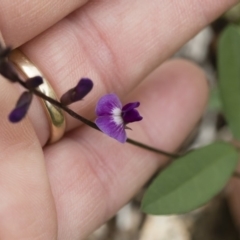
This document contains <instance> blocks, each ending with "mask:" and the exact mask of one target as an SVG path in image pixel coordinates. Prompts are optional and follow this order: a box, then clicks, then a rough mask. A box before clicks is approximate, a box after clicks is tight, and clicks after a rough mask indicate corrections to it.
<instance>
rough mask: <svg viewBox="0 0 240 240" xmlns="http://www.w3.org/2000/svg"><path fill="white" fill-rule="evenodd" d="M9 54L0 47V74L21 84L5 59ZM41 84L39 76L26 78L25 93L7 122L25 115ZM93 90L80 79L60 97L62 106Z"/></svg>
mask: <svg viewBox="0 0 240 240" xmlns="http://www.w3.org/2000/svg"><path fill="white" fill-rule="evenodd" d="M10 52H11V48H9V47H8V48H4V47H2V46H1V45H0V74H1V75H2V76H3V77H5V78H6V79H8V80H9V81H10V82H19V83H23V81H22V79H21V78H20V76H19V75H18V73H17V72H16V70H15V68H14V65H12V64H11V63H10V62H9V61H8V59H7V57H8V55H9V53H10ZM42 83H43V79H42V77H40V76H35V77H32V78H28V79H27V80H26V81H25V82H24V84H23V85H24V87H25V88H26V89H27V91H25V92H23V93H22V94H21V96H20V98H19V99H18V101H17V103H16V106H15V108H14V109H13V110H12V112H11V113H10V115H9V120H10V122H12V123H16V122H19V121H21V120H22V119H23V118H24V117H25V116H26V114H27V111H28V109H29V107H30V104H31V102H32V95H33V90H35V89H36V88H37V87H39V85H41V84H42ZM92 88H93V82H92V81H91V80H90V79H88V78H82V79H81V80H80V81H79V83H78V84H77V86H76V87H74V88H72V89H70V90H69V91H67V92H66V93H65V94H63V96H62V97H61V103H62V105H69V104H71V103H73V102H76V101H79V100H81V99H83V98H84V97H85V96H86V95H87V94H88V93H89V92H90V91H91V90H92Z"/></svg>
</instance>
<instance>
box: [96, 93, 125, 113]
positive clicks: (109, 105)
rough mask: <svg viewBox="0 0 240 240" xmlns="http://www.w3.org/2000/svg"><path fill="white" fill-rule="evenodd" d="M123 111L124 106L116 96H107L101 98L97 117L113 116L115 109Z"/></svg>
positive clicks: (97, 108)
mask: <svg viewBox="0 0 240 240" xmlns="http://www.w3.org/2000/svg"><path fill="white" fill-rule="evenodd" d="M116 108H118V109H122V104H121V102H120V100H119V98H118V96H117V95H115V94H107V95H105V96H103V97H101V98H100V99H99V101H98V103H97V106H96V110H95V111H96V114H97V116H106V115H111V114H112V112H113V110H114V109H116Z"/></svg>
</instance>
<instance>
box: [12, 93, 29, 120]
mask: <svg viewBox="0 0 240 240" xmlns="http://www.w3.org/2000/svg"><path fill="white" fill-rule="evenodd" d="M31 101H32V94H31V93H30V92H24V93H23V94H22V95H21V96H20V98H19V100H18V101H17V104H16V107H15V108H14V109H13V110H12V112H11V113H10V114H9V121H10V122H12V123H16V122H19V121H21V120H22V119H23V118H24V117H25V115H26V113H27V111H28V108H29V106H30V104H31Z"/></svg>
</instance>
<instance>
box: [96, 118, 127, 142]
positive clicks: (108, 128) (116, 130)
mask: <svg viewBox="0 0 240 240" xmlns="http://www.w3.org/2000/svg"><path fill="white" fill-rule="evenodd" d="M95 123H96V125H97V126H98V128H99V129H100V130H101V131H102V132H104V133H105V134H107V135H108V136H109V137H112V138H115V139H116V140H117V141H119V142H121V143H125V142H126V140H127V135H126V132H125V129H124V125H123V124H116V123H115V121H114V119H113V116H100V117H98V118H97V119H96V121H95Z"/></svg>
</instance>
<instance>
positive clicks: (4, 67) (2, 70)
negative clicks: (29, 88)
mask: <svg viewBox="0 0 240 240" xmlns="http://www.w3.org/2000/svg"><path fill="white" fill-rule="evenodd" d="M0 74H1V75H3V76H4V77H5V78H7V79H8V80H10V81H11V82H17V81H18V79H19V76H18V74H17V73H16V71H15V69H14V67H13V65H12V64H11V63H10V62H6V61H3V62H2V63H0Z"/></svg>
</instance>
